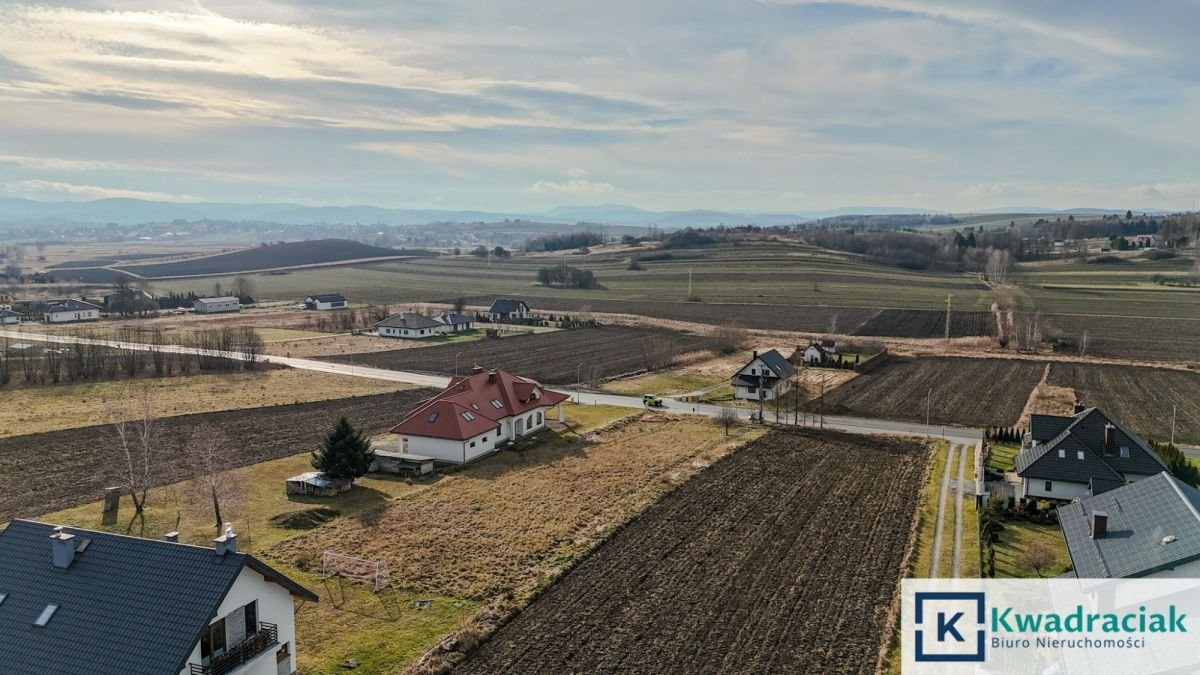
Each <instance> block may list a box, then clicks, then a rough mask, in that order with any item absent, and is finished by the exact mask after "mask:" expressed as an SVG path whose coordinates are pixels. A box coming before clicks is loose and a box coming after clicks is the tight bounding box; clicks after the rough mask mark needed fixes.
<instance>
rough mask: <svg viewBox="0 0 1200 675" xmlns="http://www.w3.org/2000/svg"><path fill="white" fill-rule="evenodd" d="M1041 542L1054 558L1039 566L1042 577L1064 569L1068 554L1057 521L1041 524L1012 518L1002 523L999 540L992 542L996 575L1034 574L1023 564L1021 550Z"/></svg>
mask: <svg viewBox="0 0 1200 675" xmlns="http://www.w3.org/2000/svg"><path fill="white" fill-rule="evenodd" d="M1034 545H1041V546H1045V547H1046V548H1047V549H1049V550H1050V551H1051V552H1053V553H1054V558H1055V562H1054V564H1053V565H1051V566H1050V567H1049V568H1047V569H1044V570H1042V573H1041V576H1042V577H1053V576H1057V575H1059V574H1062V573H1063V572H1066V571H1067V568H1068V567H1070V565H1071V558H1070V556H1069V555H1068V554H1067V542H1066V541H1065V540H1064V539H1063V536H1062V530H1061V529H1059V527H1058V525H1043V524H1041V523H1030V522H1026V521H1018V520H1012V521H1008V522H1006V523H1005V524H1004V530H1003V531H1001V532H1000V541H999V542H997V543H996V578H997V579H1003V578H1015V579H1026V578H1033V577H1037V576H1038V574H1037V572H1036V571H1034V570H1032V569H1030V568H1029V567H1028V566H1026V565H1024V564H1023V562H1022V560H1021V552H1022V551H1025V550H1028V548H1029V547H1030V546H1034Z"/></svg>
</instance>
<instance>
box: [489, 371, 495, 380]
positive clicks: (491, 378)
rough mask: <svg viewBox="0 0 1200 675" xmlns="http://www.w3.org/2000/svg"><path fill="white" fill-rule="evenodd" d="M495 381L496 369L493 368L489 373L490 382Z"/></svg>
mask: <svg viewBox="0 0 1200 675" xmlns="http://www.w3.org/2000/svg"><path fill="white" fill-rule="evenodd" d="M495 381H496V371H494V370H493V371H491V372H489V373H488V382H495Z"/></svg>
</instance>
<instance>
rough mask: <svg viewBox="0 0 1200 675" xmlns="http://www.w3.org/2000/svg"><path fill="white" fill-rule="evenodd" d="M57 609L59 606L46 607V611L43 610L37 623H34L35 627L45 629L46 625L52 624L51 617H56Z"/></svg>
mask: <svg viewBox="0 0 1200 675" xmlns="http://www.w3.org/2000/svg"><path fill="white" fill-rule="evenodd" d="M57 609H58V605H46V609H43V610H42V613H41V614H39V615H38V618H37V621H34V622H33V625H35V626H37V627H38V628H44V627H45V626H46V624H48V623H50V617H52V616H54V612H55V611H56V610H57Z"/></svg>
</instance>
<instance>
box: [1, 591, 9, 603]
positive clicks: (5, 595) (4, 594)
mask: <svg viewBox="0 0 1200 675" xmlns="http://www.w3.org/2000/svg"><path fill="white" fill-rule="evenodd" d="M7 597H8V593H0V605H3V604H4V600H5V598H7Z"/></svg>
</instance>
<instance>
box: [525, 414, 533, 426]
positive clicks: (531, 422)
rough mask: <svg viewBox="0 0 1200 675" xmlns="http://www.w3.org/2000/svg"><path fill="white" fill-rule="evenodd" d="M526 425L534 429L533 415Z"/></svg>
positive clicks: (526, 421)
mask: <svg viewBox="0 0 1200 675" xmlns="http://www.w3.org/2000/svg"><path fill="white" fill-rule="evenodd" d="M525 424H528V425H529V428H530V429H532V428H533V415H530V416H529V418H528V419H526V420H525Z"/></svg>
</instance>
